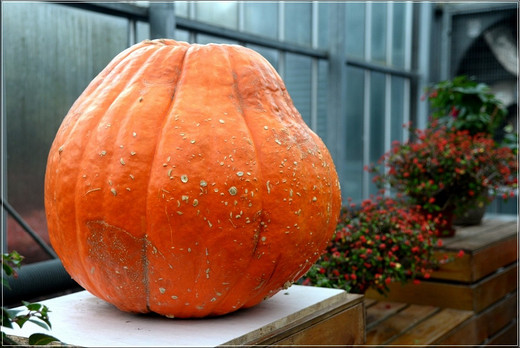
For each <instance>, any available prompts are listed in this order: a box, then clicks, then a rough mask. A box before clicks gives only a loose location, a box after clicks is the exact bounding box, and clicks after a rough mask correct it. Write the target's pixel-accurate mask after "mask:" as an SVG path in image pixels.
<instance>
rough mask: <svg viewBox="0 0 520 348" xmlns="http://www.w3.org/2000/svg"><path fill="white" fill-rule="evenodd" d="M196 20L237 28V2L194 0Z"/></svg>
mask: <svg viewBox="0 0 520 348" xmlns="http://www.w3.org/2000/svg"><path fill="white" fill-rule="evenodd" d="M195 9H196V10H195V13H196V17H197V20H199V21H201V22H205V23H208V24H213V25H216V26H219V27H225V28H229V29H237V28H238V3H237V2H233V1H196V2H195Z"/></svg>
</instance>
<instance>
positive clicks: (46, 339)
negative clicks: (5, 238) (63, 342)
mask: <svg viewBox="0 0 520 348" xmlns="http://www.w3.org/2000/svg"><path fill="white" fill-rule="evenodd" d="M22 261H23V256H21V255H20V254H19V253H18V252H16V251H12V252H10V253H4V254H2V268H3V270H4V275H5V276H8V277H14V278H16V277H18V273H17V271H16V269H19V268H20V267H21V265H22ZM2 285H3V286H5V287H7V288H9V282H8V281H7V279H6V278H5V277H2ZM22 304H23V306H24V307H25V308H24V309H7V308H5V307H3V306H2V327H6V328H10V329H12V328H13V324H16V325H18V326H19V327H20V328H21V327H23V325H24V324H25V323H27V322H31V323H34V324H36V325H38V326H40V327H42V328H44V329H46V330H49V329H50V328H51V322H50V320H49V312H50V311H49V308H47V306H45V305H42V304H40V303H30V302H27V301H22ZM51 342H59V340H58V339H57V338H55V337H52V336H49V335H46V334H41V333H35V334H32V335H31V336H29V344H30V345H45V344H49V343H51ZM5 344H7V345H17V344H18V343H17V342H15V341H14V340H12V339H10V338H9V337H8V336H7V335H6V334H5V332H4V331H2V345H5Z"/></svg>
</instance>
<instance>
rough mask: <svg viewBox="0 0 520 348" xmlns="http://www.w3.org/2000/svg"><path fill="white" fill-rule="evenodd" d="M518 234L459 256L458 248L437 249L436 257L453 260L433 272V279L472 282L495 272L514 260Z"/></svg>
mask: <svg viewBox="0 0 520 348" xmlns="http://www.w3.org/2000/svg"><path fill="white" fill-rule="evenodd" d="M517 242H518V239H517V235H516V233H515V234H514V235H513V236H509V237H507V238H503V239H501V240H500V241H498V242H495V243H492V244H490V245H489V246H488V247H486V248H481V249H479V250H476V251H470V252H465V254H464V255H463V256H462V257H458V256H457V253H458V250H446V249H439V250H435V252H434V257H435V258H436V259H437V260H442V259H443V258H444V256H448V258H449V259H451V261H449V262H447V263H445V264H442V265H441V266H440V267H439V269H438V270H436V271H435V272H433V273H432V274H431V278H432V279H443V280H455V281H459V282H465V283H472V282H476V281H478V280H480V279H481V278H483V277H485V276H486V275H488V274H491V273H493V272H494V271H495V270H497V269H498V268H500V267H504V266H506V265H509V264H510V263H512V262H514V261H515V260H516V259H517V255H518V246H517Z"/></svg>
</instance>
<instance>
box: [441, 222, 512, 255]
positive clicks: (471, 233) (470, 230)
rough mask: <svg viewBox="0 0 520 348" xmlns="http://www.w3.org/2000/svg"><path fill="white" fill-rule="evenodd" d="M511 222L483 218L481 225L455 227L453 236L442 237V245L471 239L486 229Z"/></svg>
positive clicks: (447, 246) (447, 245)
mask: <svg viewBox="0 0 520 348" xmlns="http://www.w3.org/2000/svg"><path fill="white" fill-rule="evenodd" d="M512 223H514V222H511V221H503V220H494V219H489V220H487V219H485V220H484V221H483V222H482V224H481V225H476V226H466V227H456V233H455V236H453V237H450V238H442V241H443V245H444V247H445V248H450V247H451V246H452V245H453V244H455V243H458V242H460V241H463V240H471V239H472V238H475V237H476V236H478V235H480V234H483V233H487V232H488V231H492V230H495V229H497V228H500V227H501V226H504V225H511V224H512Z"/></svg>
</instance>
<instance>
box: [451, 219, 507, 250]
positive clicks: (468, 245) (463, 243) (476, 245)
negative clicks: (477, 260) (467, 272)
mask: <svg viewBox="0 0 520 348" xmlns="http://www.w3.org/2000/svg"><path fill="white" fill-rule="evenodd" d="M483 232H484V233H479V234H476V235H473V236H471V238H465V239H463V240H459V241H455V242H453V243H450V244H449V248H450V249H463V250H467V251H476V250H479V249H481V248H484V247H489V246H490V245H491V244H492V243H496V242H497V241H499V240H501V239H503V238H509V237H512V236H514V235H516V232H517V231H516V223H515V222H510V223H505V224H502V225H499V226H496V227H494V228H487V229H486V230H484V231H483Z"/></svg>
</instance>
